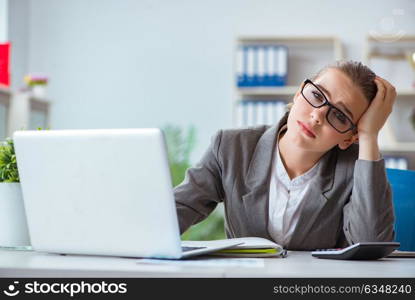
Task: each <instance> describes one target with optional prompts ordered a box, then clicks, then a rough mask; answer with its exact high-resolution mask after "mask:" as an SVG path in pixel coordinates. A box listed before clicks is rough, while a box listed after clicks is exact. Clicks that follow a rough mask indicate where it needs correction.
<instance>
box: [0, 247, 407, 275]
mask: <svg viewBox="0 0 415 300" xmlns="http://www.w3.org/2000/svg"><path fill="white" fill-rule="evenodd" d="M199 259H212V257H209V258H208V257H203V258H199ZM214 259H216V258H214ZM138 262H139V259H136V258H117V257H99V256H78V255H67V256H64V255H58V254H48V253H37V252H32V251H10V250H0V277H199V278H200V277H273V278H291V277H306V278H307V277H376V278H380V277H385V278H391V277H410V278H415V259H413V258H412V259H409V258H384V259H381V260H377V261H341V260H329V259H318V258H314V257H312V256H311V254H310V252H299V251H289V252H288V257H286V258H266V259H263V260H262V259H260V260H258V259H257V262H258V263H257V264H253V266H249V265H247V266H234V265H233V266H229V265H228V266H223V265H222V266H220V264H219V265H216V266H201V265H199V266H191V265H188V264H182V265H180V262H172V263H169V264H165V263H163V264H159V265H157V264H151V265H150V264H143V263H138ZM163 262H165V261H163Z"/></svg>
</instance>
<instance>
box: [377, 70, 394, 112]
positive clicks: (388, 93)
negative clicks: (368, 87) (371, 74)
mask: <svg viewBox="0 0 415 300" xmlns="http://www.w3.org/2000/svg"><path fill="white" fill-rule="evenodd" d="M376 79H378V80H379V81H380V82H381V83H382V84H383V86H384V97H383V102H384V104H385V105H387V106H388V108H389V111H391V110H392V106H393V104H394V102H395V100H396V89H395V87H394V86H393V85H392V84H391V83H390V82H389V81H387V80H386V79H383V78H381V77H377V78H376ZM376 79H375V82H376Z"/></svg>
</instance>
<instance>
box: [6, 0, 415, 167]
mask: <svg viewBox="0 0 415 300" xmlns="http://www.w3.org/2000/svg"><path fill="white" fill-rule="evenodd" d="M15 1H16V2H20V3H23V4H22V5H23V6H25V7H19V5H17V4H15V5H14V6H13V8H11V9H10V10H11V12H10V15H11V16H18V15H19V14H20V15H22V14H25V13H26V12H27V14H28V15H27V18H25V20H23V22H25V21H27V23H28V24H27V25H26V28H27V32H26V33H24V32H23V33H22V31H24V30H20V32H19V31H13V28H10V29H9V30H10V32H11V35H10V38H11V39H12V41H14V40H16V41H18V40H19V39H20V44H18V43H16V47H15V48H19V47H24V48H25V50H26V53H27V56H26V57H24V55H25V54H24V50H22V49H14V51H16V52H18V54H20V55H21V60H20V62H16V61H14V63H13V68H14V69H19V64H20V68H22V65H24V64H25V63H26V66H25V67H24V68H25V72H44V73H46V74H48V75H49V76H50V78H51V81H50V86H49V91H48V94H49V96H50V98H51V99H53V103H54V104H53V108H52V127H53V128H54V129H58V128H100V127H105V128H108V127H151V126H163V125H165V124H166V123H173V124H178V125H182V126H187V125H189V124H194V125H195V126H196V129H197V135H198V141H199V143H198V146H197V149H196V151H195V152H194V155H193V161H196V160H198V159H199V157H200V156H201V154H202V153H203V151H204V149H205V148H206V147H207V146H208V144H209V142H210V137H211V136H212V134H214V132H215V131H216V130H217V129H219V128H226V127H230V126H231V125H232V124H231V118H232V110H231V109H232V107H231V100H232V87H233V84H234V81H233V80H234V74H233V56H232V55H233V47H234V41H235V39H236V37H237V36H239V35H306V34H311V35H336V36H339V37H340V38H341V39H342V41H343V42H344V45H345V46H346V55H347V57H348V58H352V59H358V60H360V59H361V56H362V53H363V52H362V46H363V41H364V38H365V36H366V35H367V34H368V32H369V31H370V30H376V31H378V32H384V33H393V32H394V31H396V30H404V31H405V32H407V33H409V34H415V2H414V1H410V0H396V1H388V0H382V1H380V0H370V1H361V0H349V1H347V2H345V1H332V0H320V1H300V0H290V1H276V0H229V1H224V0H211V1H195V0H175V1H172V0H170V1H169V0H141V1H137V0H123V1H119V0H88V1H84V0H60V1H56V0H13V1H12V2H15ZM27 1H28V2H27ZM24 3H27V4H26V5H25V4H24ZM22 5H20V6H22ZM16 23H17V20H10V24H11V26H12V27H13V26H15V27H16V26H20V27H21V26H23V27H24V25H21V24H20V25H17V24H16ZM22 36H24V37H25V38H26V40H27V42H26V44H25V43H24V42H23V41H22ZM19 51H20V52H19ZM26 59H27V62H26ZM316 71H317V70H316ZM19 76H21V74H20V75H19ZM20 81H21V79H20V78H19V80H16V78H13V82H14V83H15V85H16V82H20Z"/></svg>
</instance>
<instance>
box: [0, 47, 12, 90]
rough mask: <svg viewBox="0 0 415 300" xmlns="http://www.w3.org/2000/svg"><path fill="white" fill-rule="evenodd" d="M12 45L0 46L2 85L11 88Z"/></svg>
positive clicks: (0, 81)
mask: <svg viewBox="0 0 415 300" xmlns="http://www.w3.org/2000/svg"><path fill="white" fill-rule="evenodd" d="M9 68H10V43H5V44H0V85H5V86H10V69H9Z"/></svg>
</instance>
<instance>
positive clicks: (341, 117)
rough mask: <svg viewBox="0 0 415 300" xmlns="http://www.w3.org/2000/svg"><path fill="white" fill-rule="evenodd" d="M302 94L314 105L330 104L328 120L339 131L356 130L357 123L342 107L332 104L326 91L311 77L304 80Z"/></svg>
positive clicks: (316, 106) (318, 106) (317, 106)
mask: <svg viewBox="0 0 415 300" xmlns="http://www.w3.org/2000/svg"><path fill="white" fill-rule="evenodd" d="M301 94H302V95H303V97H304V99H305V100H306V101H307V102H308V103H309V104H310V105H311V106H312V107H315V108H320V107H323V106H324V105H328V107H329V110H328V111H327V114H326V119H327V122H328V123H329V124H330V125H331V126H332V127H333V128H334V129H336V130H337V131H338V132H340V133H346V132H347V131H349V130H356V125H355V124H353V121H352V120H350V119H349V117H347V116H346V114H345V113H343V112H342V111H341V110H340V109H338V108H337V107H335V106H334V105H333V104H331V103H330V102H329V101H328V100H327V98H326V96H325V95H324V93H323V92H322V91H321V90H320V89H319V88H318V87H317V86H316V85H315V84H314V83H313V82H312V81H311V80H310V79H306V80H305V81H304V85H303V88H302V90H301Z"/></svg>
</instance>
